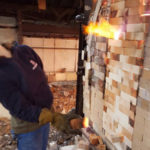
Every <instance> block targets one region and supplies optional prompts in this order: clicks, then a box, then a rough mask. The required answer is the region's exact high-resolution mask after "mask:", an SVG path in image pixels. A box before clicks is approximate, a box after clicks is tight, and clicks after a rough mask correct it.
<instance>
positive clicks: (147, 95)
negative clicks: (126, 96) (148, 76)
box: [139, 87, 150, 101]
mask: <svg viewBox="0 0 150 150" xmlns="http://www.w3.org/2000/svg"><path fill="white" fill-rule="evenodd" d="M139 96H140V97H142V98H143V99H145V100H148V101H150V93H149V90H147V89H144V88H141V87H140V89H139Z"/></svg>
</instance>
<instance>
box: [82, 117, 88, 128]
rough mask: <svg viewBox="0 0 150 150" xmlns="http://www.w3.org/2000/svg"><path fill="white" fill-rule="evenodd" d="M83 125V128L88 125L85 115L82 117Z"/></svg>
mask: <svg viewBox="0 0 150 150" xmlns="http://www.w3.org/2000/svg"><path fill="white" fill-rule="evenodd" d="M83 127H84V128H87V127H89V119H88V118H87V117H85V118H83Z"/></svg>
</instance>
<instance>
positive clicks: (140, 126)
mask: <svg viewBox="0 0 150 150" xmlns="http://www.w3.org/2000/svg"><path fill="white" fill-rule="evenodd" d="M147 19H149V18H146V17H145V18H144V20H145V21H146V20H147ZM144 51H145V54H144V66H143V71H142V76H141V78H140V83H139V96H138V104H137V107H136V109H137V111H136V118H135V127H134V134H133V150H149V149H150V34H149V35H148V37H147V38H146V39H145V50H144Z"/></svg>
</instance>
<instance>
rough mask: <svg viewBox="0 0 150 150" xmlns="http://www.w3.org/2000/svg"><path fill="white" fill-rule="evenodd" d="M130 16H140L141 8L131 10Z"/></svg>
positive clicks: (129, 10)
mask: <svg viewBox="0 0 150 150" xmlns="http://www.w3.org/2000/svg"><path fill="white" fill-rule="evenodd" d="M128 15H129V16H130V15H140V11H139V7H135V8H129V9H128Z"/></svg>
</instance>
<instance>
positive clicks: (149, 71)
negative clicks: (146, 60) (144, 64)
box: [142, 69, 150, 80]
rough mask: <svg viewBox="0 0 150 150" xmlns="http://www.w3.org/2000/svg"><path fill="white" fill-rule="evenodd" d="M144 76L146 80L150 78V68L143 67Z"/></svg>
mask: <svg viewBox="0 0 150 150" xmlns="http://www.w3.org/2000/svg"><path fill="white" fill-rule="evenodd" d="M142 78H143V79H144V80H150V70H145V69H143V72H142Z"/></svg>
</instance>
